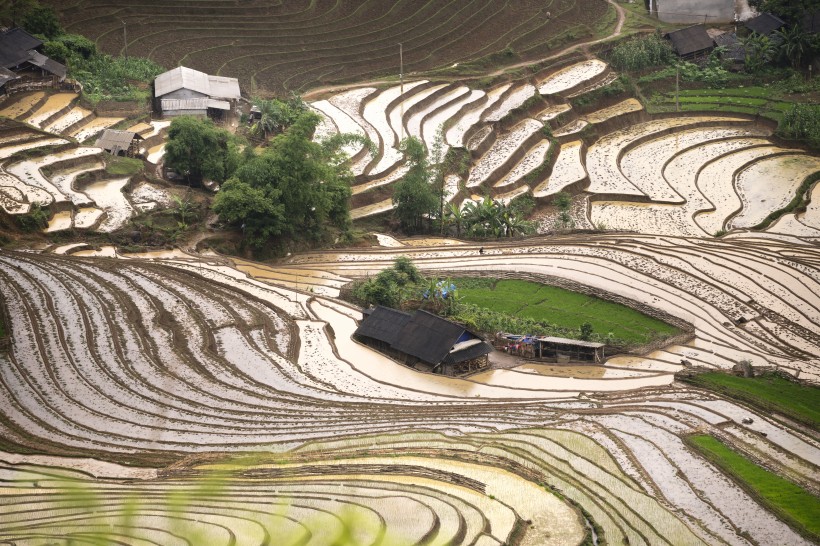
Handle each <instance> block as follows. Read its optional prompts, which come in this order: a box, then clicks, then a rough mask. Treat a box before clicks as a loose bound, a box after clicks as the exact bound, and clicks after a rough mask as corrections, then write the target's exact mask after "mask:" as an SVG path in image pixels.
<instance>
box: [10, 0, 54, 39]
mask: <svg viewBox="0 0 820 546" xmlns="http://www.w3.org/2000/svg"><path fill="white" fill-rule="evenodd" d="M20 26H22V27H23V28H24V29H26V30H27V31H28V32H30V33H31V34H39V35H41V36H45V37H46V38H48V39H49V40H52V39H54V38H56V37H57V36H59V35H60V34H62V33H63V27H61V26H60V20H59V19H58V18H57V14H56V13H55V12H54V8H52V7H51V6H41V5H39V4H34V5H33V6H32V7H31V8H29V9H28V10H27V11H26V12H25V15H23V17H22V19H21V21H20Z"/></svg>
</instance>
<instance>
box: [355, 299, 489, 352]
mask: <svg viewBox="0 0 820 546" xmlns="http://www.w3.org/2000/svg"><path fill="white" fill-rule="evenodd" d="M356 335H359V336H364V337H369V338H372V339H377V340H379V341H383V342H385V343H388V344H390V347H391V348H393V349H395V350H396V351H399V352H402V353H405V354H408V355H411V356H414V357H416V358H418V359H419V360H422V361H424V362H427V363H429V364H438V363H440V362H442V361H447V362H461V361H463V360H468V359H470V358H475V357H477V356H481V355H484V354H487V353H489V352H491V351H492V347H491V346H490V345H489V344H487V343H486V342H484V341H483V340H481V339H480V338H479V337H478V336H476V335H475V334H473V333H471V332H469V331H467V330H465V328H464V326H461V325H460V324H456V323H454V322H451V321H449V320H447V319H443V318H441V317H439V316H436V315H434V314H432V313H428V312H427V311H421V310H419V311H416V312H415V313H413V314H412V315H410V314H408V313H405V312H403V311H398V310H396V309H390V308H388V307H381V306H377V307H376V308H375V309H374V310H373V311H372V312H370V314H369V315H367V314H366V316H365V319H364V320H363V321H362V323H361V325H360V326H359V327H358V328H357V329H356ZM464 337H467V339H463V338H464ZM460 339H461V342H460V341H459V340H460Z"/></svg>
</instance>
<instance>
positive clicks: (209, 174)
mask: <svg viewBox="0 0 820 546" xmlns="http://www.w3.org/2000/svg"><path fill="white" fill-rule="evenodd" d="M239 160H240V154H239V150H238V147H237V142H236V138H235V137H234V136H233V135H231V133H229V132H228V131H226V130H225V129H222V128H220V127H217V126H216V125H214V123H213V122H212V121H211V120H209V119H200V118H195V117H191V116H180V117H178V118H175V119H174V121H172V122H171V127H170V128H169V129H168V143H167V144H166V145H165V164H166V165H167V166H169V167H171V168H172V169H174V170H175V171H177V172H178V173H180V174H182V175H184V176H185V177H186V178H187V179H188V181H189V182H192V181H193V182H201V181H202V180H206V179H207V180H214V181H216V182H220V183H221V182H224V181H225V180H226V179H228V178H229V177H230V176H231V175H232V174H233V172H234V171H235V170H236V168H237V167H238V165H239Z"/></svg>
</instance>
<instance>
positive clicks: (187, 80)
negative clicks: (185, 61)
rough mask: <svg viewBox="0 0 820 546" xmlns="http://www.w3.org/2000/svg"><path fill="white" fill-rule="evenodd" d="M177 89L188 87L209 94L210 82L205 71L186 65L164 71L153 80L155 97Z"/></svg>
mask: <svg viewBox="0 0 820 546" xmlns="http://www.w3.org/2000/svg"><path fill="white" fill-rule="evenodd" d="M179 89H190V90H191V91H196V92H198V93H202V94H203V95H210V90H211V84H210V82H209V81H208V75H207V74H206V73H205V72H200V71H199V70H194V69H193V68H188V67H186V66H178V67H176V68H174V69H173V70H169V71H168V72H164V73H162V74H160V75H159V76H157V78H156V79H155V80H154V94H155V95H156V96H157V97H162V96H164V95H167V94H168V93H173V92H174V91H177V90H179Z"/></svg>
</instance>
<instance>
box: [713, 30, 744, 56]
mask: <svg viewBox="0 0 820 546" xmlns="http://www.w3.org/2000/svg"><path fill="white" fill-rule="evenodd" d="M715 44H717V45H718V47H723V48H725V49H726V51H725V52H724V53H723V58H724V59H731V60H733V61H744V60H746V48H745V47H743V44H741V43H740V40H738V39H737V34H735V33H734V32H724V33H723V34H718V35H717V36H715Z"/></svg>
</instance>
